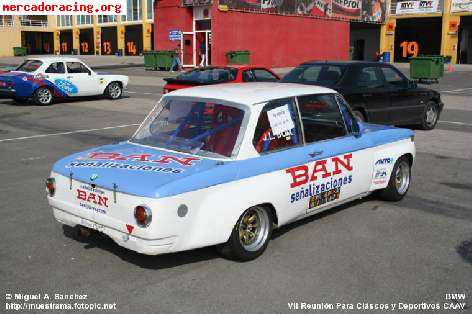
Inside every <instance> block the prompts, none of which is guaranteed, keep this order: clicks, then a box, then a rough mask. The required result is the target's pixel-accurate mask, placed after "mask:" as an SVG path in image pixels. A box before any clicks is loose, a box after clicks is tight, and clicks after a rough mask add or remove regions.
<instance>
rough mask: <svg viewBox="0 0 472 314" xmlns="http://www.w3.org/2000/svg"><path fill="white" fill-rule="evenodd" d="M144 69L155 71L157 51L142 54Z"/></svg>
mask: <svg viewBox="0 0 472 314" xmlns="http://www.w3.org/2000/svg"><path fill="white" fill-rule="evenodd" d="M144 69H146V70H154V71H155V70H157V51H145V52H144Z"/></svg>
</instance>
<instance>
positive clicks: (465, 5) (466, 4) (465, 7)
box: [451, 0, 472, 13]
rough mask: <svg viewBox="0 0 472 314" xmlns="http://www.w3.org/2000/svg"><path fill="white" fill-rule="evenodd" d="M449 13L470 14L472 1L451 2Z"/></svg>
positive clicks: (457, 0) (458, 0)
mask: <svg viewBox="0 0 472 314" xmlns="http://www.w3.org/2000/svg"><path fill="white" fill-rule="evenodd" d="M451 12H452V13H455V12H472V0H452V1H451Z"/></svg>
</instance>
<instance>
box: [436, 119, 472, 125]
mask: <svg viewBox="0 0 472 314" xmlns="http://www.w3.org/2000/svg"><path fill="white" fill-rule="evenodd" d="M438 122H439V123H448V124H455V125H465V126H472V123H466V122H457V121H443V120H439V121H438Z"/></svg>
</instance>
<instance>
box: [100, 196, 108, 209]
mask: <svg viewBox="0 0 472 314" xmlns="http://www.w3.org/2000/svg"><path fill="white" fill-rule="evenodd" d="M98 205H100V206H105V207H108V197H106V196H100V195H98Z"/></svg>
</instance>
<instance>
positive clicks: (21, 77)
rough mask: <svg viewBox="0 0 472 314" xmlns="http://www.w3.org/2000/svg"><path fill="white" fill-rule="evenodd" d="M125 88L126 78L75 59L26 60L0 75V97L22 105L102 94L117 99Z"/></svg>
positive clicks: (43, 58)
mask: <svg viewBox="0 0 472 314" xmlns="http://www.w3.org/2000/svg"><path fill="white" fill-rule="evenodd" d="M127 85H128V77H127V76H125V75H114V74H100V73H97V72H95V71H93V70H92V69H90V67H88V66H87V65H86V64H85V63H84V62H82V61H81V60H80V59H77V58H68V57H55V56H54V57H40V58H30V59H26V60H25V61H24V62H23V63H22V64H21V65H20V66H18V67H17V68H16V69H15V70H14V71H9V72H6V73H0V94H1V95H3V96H7V97H10V98H13V99H15V100H16V101H19V102H23V101H28V100H31V101H33V102H34V103H36V104H38V105H50V104H52V103H53V102H54V100H56V99H59V98H67V97H80V96H97V95H105V96H107V97H108V98H110V99H118V98H120V97H121V96H122V94H123V89H125V88H126V86H127Z"/></svg>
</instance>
